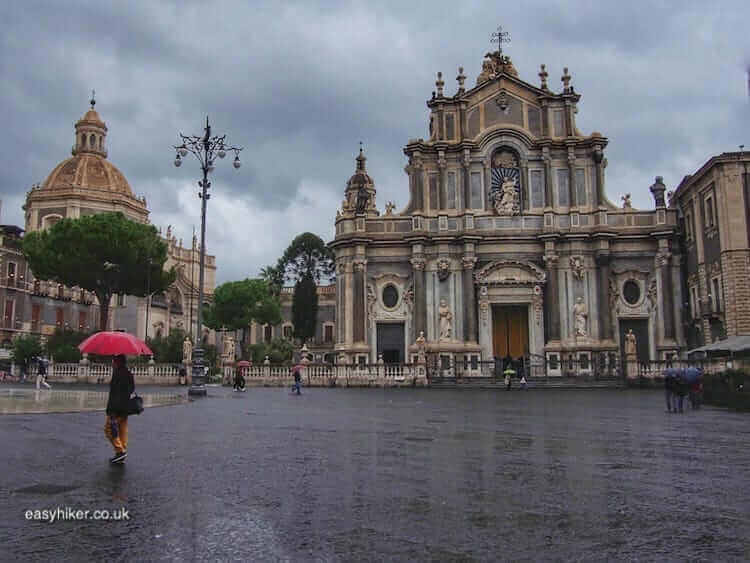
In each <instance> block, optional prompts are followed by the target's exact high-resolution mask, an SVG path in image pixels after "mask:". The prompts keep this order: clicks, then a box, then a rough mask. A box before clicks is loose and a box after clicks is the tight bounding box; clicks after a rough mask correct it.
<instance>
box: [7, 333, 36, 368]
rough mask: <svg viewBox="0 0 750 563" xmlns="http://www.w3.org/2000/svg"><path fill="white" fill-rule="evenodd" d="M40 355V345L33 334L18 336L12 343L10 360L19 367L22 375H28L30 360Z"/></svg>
mask: <svg viewBox="0 0 750 563" xmlns="http://www.w3.org/2000/svg"><path fill="white" fill-rule="evenodd" d="M41 355H42V343H41V341H40V340H39V337H38V336H36V335H35V334H30V335H28V336H19V337H18V338H16V339H15V340H14V341H13V351H12V352H11V359H12V360H13V361H14V362H15V363H17V364H19V365H20V366H21V369H22V370H23V371H24V373H28V370H29V363H30V362H31V359H32V358H34V357H36V356H41Z"/></svg>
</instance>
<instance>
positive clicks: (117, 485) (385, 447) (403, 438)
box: [0, 388, 750, 561]
mask: <svg viewBox="0 0 750 563" xmlns="http://www.w3.org/2000/svg"><path fill="white" fill-rule="evenodd" d="M103 417H104V415H103V413H101V412H81V413H68V414H42V415H23V414H21V415H7V416H2V417H0V444H2V450H3V455H2V459H3V463H2V467H3V469H2V472H0V560H2V561H8V560H13V559H20V560H26V561H34V560H51V559H52V560H71V561H83V560H112V561H134V560H206V559H211V560H253V561H269V560H288V561H307V560H318V561H339V560H340V561H351V560H363V561H421V560H433V561H435V560H437V561H453V560H461V561H474V560H476V561H497V560H527V561H531V560H534V561H537V560H571V559H573V560H583V561H603V560H654V561H657V560H658V561H663V560H685V559H691V560H698V561H720V560H721V561H727V560H735V561H739V560H748V559H750V489H749V488H748V469H747V468H748V467H750V425H749V424H748V422H750V418H749V417H748V415H747V414H738V413H732V412H727V411H725V410H721V409H716V408H710V407H706V408H704V409H702V410H700V411H697V412H688V413H686V414H684V415H670V414H667V413H665V412H664V407H663V396H662V394H661V393H659V392H656V391H637V390H592V391H578V390H565V391H556V390H548V391H532V392H522V391H512V392H510V393H507V392H502V391H491V392H487V391H479V390H477V391H449V390H444V391H430V390H425V389H415V390H403V389H402V390H378V389H368V390H365V389H303V394H302V395H301V396H299V397H298V396H293V395H290V394H289V391H288V390H286V389H275V388H274V389H270V388H269V389H251V390H249V391H248V392H246V393H232V392H231V391H230V390H228V389H225V388H213V389H211V391H210V396H209V397H208V398H206V399H203V400H198V401H195V402H191V403H188V404H184V405H178V406H167V407H159V408H150V409H147V410H146V411H145V412H144V413H143V414H142V415H140V416H138V417H132V418H131V421H130V442H131V443H130V450H129V457H128V460H127V463H126V465H125V466H124V467H116V466H110V465H109V463H108V462H107V458H108V457H109V456H110V455H111V452H110V449H109V447H108V444H107V443H106V441H105V438H104V435H103V431H102V426H103ZM123 505H124V506H127V508H128V509H129V511H130V516H131V519H130V520H129V521H126V522H123V521H120V522H70V521H68V522H55V523H53V524H50V523H41V522H30V521H26V520H25V519H24V511H25V510H28V509H32V510H33V509H42V508H48V507H56V506H70V507H73V508H76V509H78V508H80V509H89V510H94V509H102V508H103V509H114V508H117V507H119V506H123Z"/></svg>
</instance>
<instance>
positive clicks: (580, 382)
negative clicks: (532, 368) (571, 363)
mask: <svg viewBox="0 0 750 563" xmlns="http://www.w3.org/2000/svg"><path fill="white" fill-rule="evenodd" d="M428 387H430V388H431V389H497V390H505V382H504V381H503V380H502V379H494V378H485V377H465V378H459V379H456V378H455V377H443V378H433V379H431V380H430V381H429V383H428ZM623 387H625V385H624V382H623V381H622V379H621V378H619V377H614V378H602V379H592V378H583V377H581V378H570V377H550V378H540V379H531V380H529V381H528V382H527V388H528V389H619V388H623ZM512 389H513V390H518V389H521V384H520V383H519V381H518V380H517V379H514V380H513V387H512Z"/></svg>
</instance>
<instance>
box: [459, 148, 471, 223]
mask: <svg viewBox="0 0 750 563" xmlns="http://www.w3.org/2000/svg"><path fill="white" fill-rule="evenodd" d="M470 166H471V162H470V161H469V151H468V150H466V151H464V157H463V159H462V160H461V167H462V168H463V169H464V181H463V187H464V189H463V193H464V197H463V202H462V205H461V210H462V211H465V210H467V209H470V208H471V177H470V172H469V168H470Z"/></svg>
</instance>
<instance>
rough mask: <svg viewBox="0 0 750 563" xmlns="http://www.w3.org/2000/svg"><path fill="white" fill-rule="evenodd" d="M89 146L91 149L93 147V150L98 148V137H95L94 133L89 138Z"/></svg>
mask: <svg viewBox="0 0 750 563" xmlns="http://www.w3.org/2000/svg"><path fill="white" fill-rule="evenodd" d="M89 146H90V147H91V148H92V149H95V148H96V137H94V135H93V133H92V135H91V136H90V137H89Z"/></svg>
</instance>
